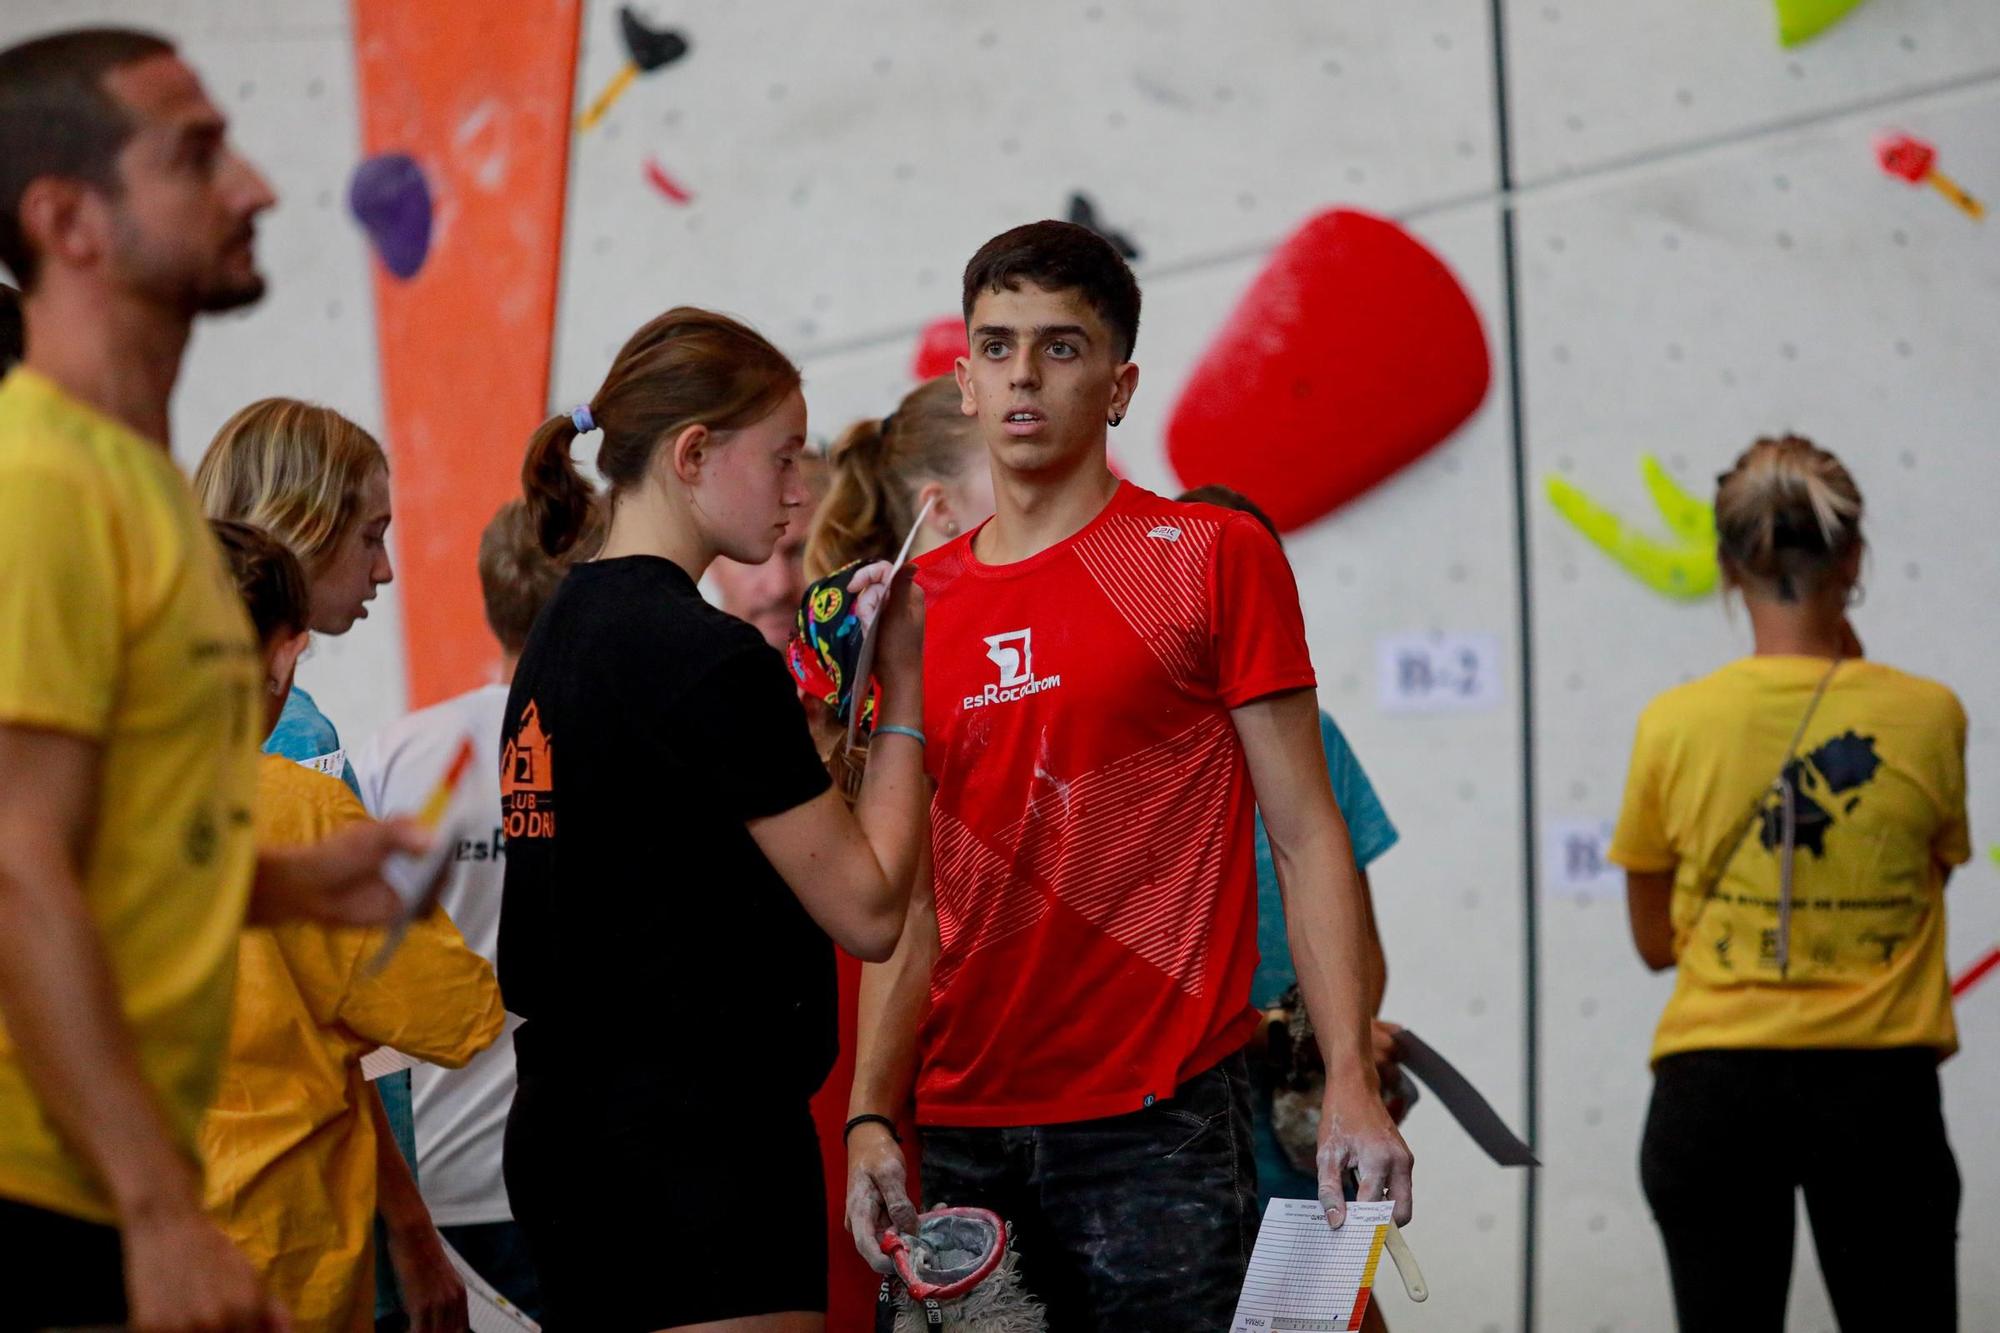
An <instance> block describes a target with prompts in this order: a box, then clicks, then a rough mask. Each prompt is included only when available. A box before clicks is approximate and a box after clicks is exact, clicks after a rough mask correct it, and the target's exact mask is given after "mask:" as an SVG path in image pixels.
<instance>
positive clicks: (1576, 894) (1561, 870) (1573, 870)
mask: <svg viewBox="0 0 2000 1333" xmlns="http://www.w3.org/2000/svg"><path fill="white" fill-rule="evenodd" d="M1611 831H1612V823H1611V821H1610V820H1608V819H1551V820H1547V821H1545V822H1544V823H1543V825H1542V867H1541V870H1542V874H1541V878H1542V883H1543V884H1546V885H1547V886H1548V889H1549V892H1551V893H1553V894H1556V895H1558V896H1560V897H1564V898H1577V899H1584V898H1612V897H1621V896H1623V894H1624V892H1625V872H1624V871H1623V870H1622V869H1620V868H1619V867H1617V866H1615V865H1613V864H1611V861H1610V859H1609V857H1607V856H1606V853H1607V852H1608V851H1609V850H1610V848H1611Z"/></svg>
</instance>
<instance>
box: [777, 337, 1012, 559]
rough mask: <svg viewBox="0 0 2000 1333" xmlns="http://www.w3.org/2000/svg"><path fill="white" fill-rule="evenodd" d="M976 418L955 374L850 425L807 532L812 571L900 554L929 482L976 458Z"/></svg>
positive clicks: (837, 445) (840, 441)
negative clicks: (964, 403) (963, 405)
mask: <svg viewBox="0 0 2000 1333" xmlns="http://www.w3.org/2000/svg"><path fill="white" fill-rule="evenodd" d="M972 426H973V423H972V419H971V418H970V417H967V416H965V415H964V414H963V413H962V412H960V411H959V392H958V384H957V382H956V381H955V380H954V379H953V378H952V377H951V376H950V375H940V376H938V377H937V378H936V379H932V380H926V381H925V382H924V383H922V384H920V385H918V386H917V387H916V388H914V389H912V390H911V391H910V392H909V393H907V394H905V395H904V397H903V401H902V402H900V403H898V404H897V405H896V410H895V411H894V412H891V413H890V414H889V415H888V416H887V417H884V418H883V419H882V420H880V421H857V422H856V423H855V424H854V425H852V426H849V427H848V428H847V430H846V431H845V432H844V433H843V434H842V435H841V437H840V438H839V439H838V440H835V441H834V444H833V448H832V449H831V450H830V451H829V453H828V462H829V464H830V465H831V467H832V469H833V484H832V486H831V487H829V488H828V490H827V495H826V499H825V500H823V501H821V502H820V506H819V509H818V510H817V511H816V512H815V513H814V514H813V521H812V532H811V534H810V535H809V536H808V537H807V538H806V577H807V578H809V579H818V578H823V577H825V576H826V575H827V574H830V573H832V572H833V571H834V570H836V569H839V568H840V567H841V566H843V565H849V564H852V563H854V562H855V561H856V560H875V559H886V558H888V557H890V556H893V555H895V554H896V548H897V547H898V546H900V545H901V544H902V541H903V537H904V535H905V534H906V533H908V532H909V530H910V525H911V524H912V523H914V522H916V519H917V504H916V500H917V492H918V491H919V490H920V489H922V486H923V483H924V482H926V481H933V480H934V481H948V480H951V479H952V478H955V477H958V476H960V475H961V474H963V473H964V471H965V469H966V465H967V464H968V463H970V462H971V461H972V458H973V455H974V451H975V450H976V449H977V447H978V443H979V441H978V436H977V435H975V434H974V432H973V429H972Z"/></svg>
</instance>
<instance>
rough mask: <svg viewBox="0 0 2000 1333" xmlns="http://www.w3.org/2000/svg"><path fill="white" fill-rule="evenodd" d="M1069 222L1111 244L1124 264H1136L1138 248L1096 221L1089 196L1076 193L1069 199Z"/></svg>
mask: <svg viewBox="0 0 2000 1333" xmlns="http://www.w3.org/2000/svg"><path fill="white" fill-rule="evenodd" d="M1069 220H1070V221H1071V222H1074V223H1075V224H1076V225H1077V226H1079V227H1088V228H1090V229H1091V230H1092V231H1094V232H1096V233H1097V234H1098V235H1099V236H1102V237H1103V238H1104V239H1105V240H1107V241H1109V242H1111V246H1112V248H1113V249H1115V250H1117V251H1118V253H1119V254H1121V255H1123V256H1125V259H1126V262H1128V263H1135V264H1136V263H1137V262H1138V261H1139V247H1138V246H1136V245H1134V244H1132V238H1131V237H1129V236H1127V235H1125V234H1124V233H1123V232H1119V231H1113V230H1112V229H1111V228H1110V227H1108V226H1106V225H1105V224H1104V223H1102V222H1100V221H1098V218H1097V205H1095V204H1093V203H1091V202H1090V196H1089V195H1086V194H1082V193H1078V194H1072V195H1071V196H1070V197H1069Z"/></svg>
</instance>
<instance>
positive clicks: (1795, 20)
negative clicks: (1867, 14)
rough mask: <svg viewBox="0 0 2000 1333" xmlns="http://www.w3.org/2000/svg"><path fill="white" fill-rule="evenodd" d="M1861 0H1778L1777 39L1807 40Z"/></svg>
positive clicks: (1788, 42) (1793, 42)
mask: <svg viewBox="0 0 2000 1333" xmlns="http://www.w3.org/2000/svg"><path fill="white" fill-rule="evenodd" d="M1860 4H1861V0H1778V41H1779V42H1781V43H1782V44H1784V45H1786V46H1797V45H1798V44H1799V43H1800V42H1809V41H1811V40H1812V39H1813V38H1815V37H1817V36H1819V35H1820V34H1821V33H1823V32H1825V31H1826V30H1827V29H1828V28H1831V27H1832V26H1833V25H1834V24H1836V23H1838V22H1840V21H1841V20H1842V19H1844V18H1846V17H1847V16H1848V15H1849V14H1850V13H1852V12H1853V11H1854V10H1855V8H1856V7H1858V6H1859V5H1860Z"/></svg>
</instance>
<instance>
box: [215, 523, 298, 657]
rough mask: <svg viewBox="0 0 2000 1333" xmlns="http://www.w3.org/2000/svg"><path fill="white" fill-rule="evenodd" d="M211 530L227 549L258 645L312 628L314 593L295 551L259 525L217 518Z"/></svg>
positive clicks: (234, 577)
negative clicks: (282, 634)
mask: <svg viewBox="0 0 2000 1333" xmlns="http://www.w3.org/2000/svg"><path fill="white" fill-rule="evenodd" d="M208 526H209V527H210V528H211V529H213V530H214V532H215V539H216V541H218V542H219V543H221V545H222V555H223V559H224V560H226V561H227V562H228V564H229V574H230V577H231V578H233V579H235V580H236V591H237V592H238V593H239V594H240V595H241V596H242V598H243V605H244V606H245V607H246V608H247V609H248V610H249V612H250V623H251V625H252V626H254V627H255V628H256V630H257V642H258V643H260V644H269V643H270V642H271V640H272V639H274V638H276V637H277V636H278V635H279V634H281V633H285V632H289V633H292V634H299V633H302V632H304V631H305V630H306V629H307V628H309V627H310V626H311V624H312V587H311V585H310V584H308V583H307V582H306V570H305V566H304V565H301V564H300V563H299V558H298V557H297V556H295V555H293V554H292V548H291V547H289V546H287V545H285V544H284V543H283V542H281V541H279V540H278V539H277V538H276V537H273V536H272V535H271V534H270V533H268V532H266V531H264V529H262V528H260V527H257V526H256V525H255V524H251V523H238V522H237V521H236V520H235V519H231V518H212V519H210V520H209V521H208Z"/></svg>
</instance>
